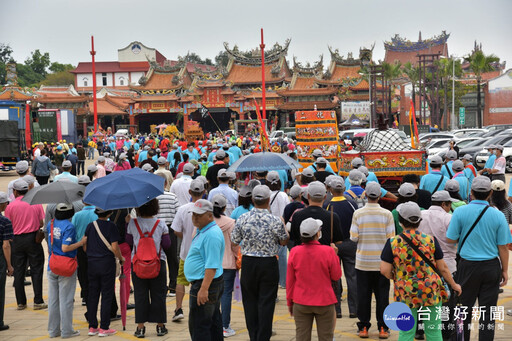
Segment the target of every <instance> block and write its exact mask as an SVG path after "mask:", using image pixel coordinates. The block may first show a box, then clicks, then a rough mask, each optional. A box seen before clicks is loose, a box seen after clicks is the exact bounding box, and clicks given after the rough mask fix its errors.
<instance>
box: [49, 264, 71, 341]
mask: <svg viewBox="0 0 512 341" xmlns="http://www.w3.org/2000/svg"><path fill="white" fill-rule="evenodd" d="M75 289H76V271H75V273H73V275H71V276H70V277H64V276H59V275H56V274H54V273H53V272H51V271H50V270H48V333H49V334H50V337H58V336H63V337H67V336H71V334H73V331H74V330H73V298H74V296H75Z"/></svg>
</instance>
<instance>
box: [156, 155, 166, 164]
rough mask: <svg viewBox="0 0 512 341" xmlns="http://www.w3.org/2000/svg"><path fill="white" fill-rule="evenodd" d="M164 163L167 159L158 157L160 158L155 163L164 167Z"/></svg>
mask: <svg viewBox="0 0 512 341" xmlns="http://www.w3.org/2000/svg"><path fill="white" fill-rule="evenodd" d="M166 162H167V159H166V158H165V157H163V156H160V157H159V158H158V161H157V163H158V164H159V165H165V163H166Z"/></svg>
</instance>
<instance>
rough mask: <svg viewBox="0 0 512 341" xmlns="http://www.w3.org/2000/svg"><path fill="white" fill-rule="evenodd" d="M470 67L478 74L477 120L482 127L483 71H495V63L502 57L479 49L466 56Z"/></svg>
mask: <svg viewBox="0 0 512 341" xmlns="http://www.w3.org/2000/svg"><path fill="white" fill-rule="evenodd" d="M464 59H465V60H466V61H467V62H468V63H469V67H470V69H471V70H472V71H473V73H474V74H475V76H476V91H477V97H476V101H477V122H478V127H482V98H481V97H482V96H481V94H480V83H481V82H482V73H484V72H490V71H493V70H494V69H493V64H494V63H498V62H499V61H500V58H499V57H497V56H496V55H494V54H490V55H485V54H484V53H483V51H482V50H480V49H477V50H475V51H473V53H472V54H471V55H469V56H467V57H466V58H464Z"/></svg>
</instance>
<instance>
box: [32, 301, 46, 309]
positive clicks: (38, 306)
mask: <svg viewBox="0 0 512 341" xmlns="http://www.w3.org/2000/svg"><path fill="white" fill-rule="evenodd" d="M46 308H48V304H46V303H34V310H42V309H46Z"/></svg>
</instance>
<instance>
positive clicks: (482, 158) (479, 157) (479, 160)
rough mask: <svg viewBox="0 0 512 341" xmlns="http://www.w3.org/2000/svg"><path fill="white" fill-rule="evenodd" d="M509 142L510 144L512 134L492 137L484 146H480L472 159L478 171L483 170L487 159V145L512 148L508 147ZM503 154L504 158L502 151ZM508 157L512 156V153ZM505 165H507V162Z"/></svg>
mask: <svg viewBox="0 0 512 341" xmlns="http://www.w3.org/2000/svg"><path fill="white" fill-rule="evenodd" d="M510 142H512V134H506V135H498V136H495V137H493V138H492V139H490V140H489V141H488V142H487V143H486V145H485V146H482V147H481V148H480V150H479V151H478V152H477V153H476V155H475V156H474V157H473V160H474V162H473V164H474V165H475V166H476V167H477V168H478V169H482V168H484V166H485V163H486V162H487V160H488V159H489V154H488V152H487V149H486V148H485V147H487V146H488V145H491V144H494V145H503V147H505V145H507V146H510V147H512V145H509V144H510ZM503 154H504V156H505V150H503ZM510 155H512V153H511V154H510ZM510 155H509V156H510ZM505 157H506V156H505ZM507 164H508V162H507Z"/></svg>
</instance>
